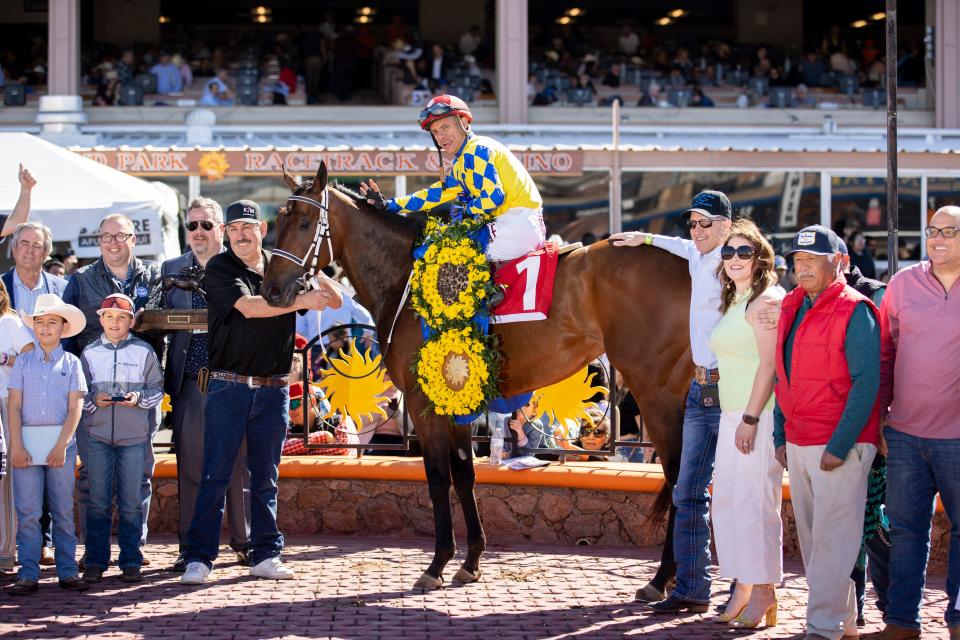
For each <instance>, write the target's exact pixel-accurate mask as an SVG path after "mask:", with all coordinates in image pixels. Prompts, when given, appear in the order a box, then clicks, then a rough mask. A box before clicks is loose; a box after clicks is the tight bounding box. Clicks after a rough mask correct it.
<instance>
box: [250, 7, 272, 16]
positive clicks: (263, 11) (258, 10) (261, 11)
mask: <svg viewBox="0 0 960 640" xmlns="http://www.w3.org/2000/svg"><path fill="white" fill-rule="evenodd" d="M250 11H251V13H253V14H255V15H258V16H267V15H270V14H271V13H272V11H271V10H270V9H269V8H268V7H264V6H258V7H254V8H253V9H251V10H250Z"/></svg>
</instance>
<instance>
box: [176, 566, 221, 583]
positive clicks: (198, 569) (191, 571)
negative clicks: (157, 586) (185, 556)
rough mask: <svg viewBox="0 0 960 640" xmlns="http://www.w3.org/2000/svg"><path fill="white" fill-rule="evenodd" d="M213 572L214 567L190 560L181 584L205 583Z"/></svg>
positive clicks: (181, 577) (181, 578)
mask: <svg viewBox="0 0 960 640" xmlns="http://www.w3.org/2000/svg"><path fill="white" fill-rule="evenodd" d="M212 573H213V569H210V568H209V567H207V565H205V564H203V563H202V562H190V563H188V564H187V570H186V571H184V572H183V575H182V576H180V584H203V583H204V582H206V581H207V580H209V579H210V574H212Z"/></svg>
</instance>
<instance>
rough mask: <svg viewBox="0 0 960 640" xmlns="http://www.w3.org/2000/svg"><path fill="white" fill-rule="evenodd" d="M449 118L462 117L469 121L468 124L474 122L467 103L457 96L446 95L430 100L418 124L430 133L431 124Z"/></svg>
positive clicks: (421, 112)
mask: <svg viewBox="0 0 960 640" xmlns="http://www.w3.org/2000/svg"><path fill="white" fill-rule="evenodd" d="M448 116H462V117H464V118H466V119H467V122H473V114H472V113H470V107H468V106H467V103H466V102H464V101H463V100H461V99H460V98H458V97H457V96H451V95H448V94H446V93H444V94H441V95H439V96H436V97H435V98H433V99H432V100H430V102H428V103H427V106H425V107H424V108H423V109H421V110H420V115H418V116H417V122H419V123H420V128H421V129H423V130H424V131H429V130H430V125H431V124H433V123H434V122H436V121H437V120H442V119H443V118H446V117H448Z"/></svg>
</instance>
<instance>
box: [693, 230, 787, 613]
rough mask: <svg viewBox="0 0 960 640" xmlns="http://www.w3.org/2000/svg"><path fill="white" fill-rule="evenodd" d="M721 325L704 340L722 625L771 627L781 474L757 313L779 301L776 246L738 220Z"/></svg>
mask: <svg viewBox="0 0 960 640" xmlns="http://www.w3.org/2000/svg"><path fill="white" fill-rule="evenodd" d="M720 257H721V258H722V259H723V263H722V265H721V266H720V268H719V269H718V276H719V278H720V284H721V298H720V311H721V313H723V317H722V318H721V319H720V322H719V323H718V324H717V326H716V327H715V328H714V330H713V332H712V333H711V335H710V346H711V347H712V348H713V351H714V352H715V353H716V354H717V360H718V368H719V370H720V382H719V387H720V409H721V411H722V412H721V414H720V427H719V432H718V435H717V458H716V472H715V475H714V481H713V511H712V516H713V521H714V532H715V534H716V544H717V557H718V560H719V564H720V576H721V577H724V578H732V579H734V580H736V588H735V589H734V592H733V595H732V596H731V598H730V602H729V603H728V604H727V606H726V608H725V610H724V612H723V614H721V616H720V621H721V622H728V623H730V626H731V627H733V628H755V627H757V626H759V624H760V622H761V621H762V620H763V619H764V618H766V624H767V626H771V625H774V624H776V619H777V592H776V585H777V584H779V583H780V581H781V580H782V579H783V551H782V545H783V529H782V525H781V522H780V503H781V484H782V482H783V467H782V466H781V464H780V463H779V462H778V461H777V459H776V456H775V455H774V454H775V452H774V444H773V405H774V399H773V385H774V374H775V368H776V344H777V332H776V328H775V327H773V326H771V325H769V324H767V323H765V322H763V321H762V318H761V317H760V310H762V309H764V308H765V307H766V306H767V305H768V304H769V303H775V302H779V301H780V300H781V299H782V298H783V295H784V294H783V291H782V290H781V289H780V288H779V287H777V286H776V279H777V277H776V274H775V273H774V269H773V267H774V256H773V247H771V246H770V243H769V242H767V240H766V238H764V237H763V234H761V233H760V230H759V229H758V228H757V226H756V225H755V224H754V223H753V221H751V220H749V219H742V220H738V221H737V222H735V223H734V224H733V226H732V227H731V229H730V236H729V237H728V238H727V240H726V242H725V243H724V245H723V247H721V249H720Z"/></svg>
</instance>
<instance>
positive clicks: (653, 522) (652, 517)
mask: <svg viewBox="0 0 960 640" xmlns="http://www.w3.org/2000/svg"><path fill="white" fill-rule="evenodd" d="M672 504H673V485H672V484H670V483H669V482H667V481H666V480H664V481H663V484H661V485H660V491H658V492H657V497H656V499H654V501H653V508H652V509H650V512H649V513H648V514H647V518H646V524H647V526H649V527H657V526H659V525H660V524H661V523H662V522H663V521H664V519H665V518H666V516H667V513H668V512H669V511H670V506H671V505H672Z"/></svg>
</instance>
